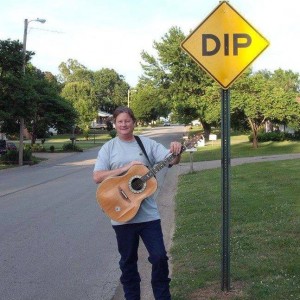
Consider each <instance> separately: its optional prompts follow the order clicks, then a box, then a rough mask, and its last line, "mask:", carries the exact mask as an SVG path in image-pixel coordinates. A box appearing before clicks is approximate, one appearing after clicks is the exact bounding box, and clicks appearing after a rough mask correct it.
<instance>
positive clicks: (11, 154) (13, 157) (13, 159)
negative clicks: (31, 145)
mask: <svg viewBox="0 0 300 300" xmlns="http://www.w3.org/2000/svg"><path fill="white" fill-rule="evenodd" d="M0 160H1V161H2V162H3V163H4V164H7V165H17V164H18V163H19V151H16V150H9V151H7V152H6V153H5V154H4V155H2V156H1V157H0ZM23 163H24V164H32V152H31V150H30V149H28V147H27V148H25V147H24V151H23Z"/></svg>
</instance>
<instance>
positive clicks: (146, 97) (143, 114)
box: [130, 85, 167, 124]
mask: <svg viewBox="0 0 300 300" xmlns="http://www.w3.org/2000/svg"><path fill="white" fill-rule="evenodd" d="M157 98H159V92H158V90H157V89H155V88H153V86H152V85H139V86H138V87H137V90H136V92H135V93H134V95H133V96H132V100H131V101H130V107H131V108H132V110H133V111H134V113H135V116H136V118H137V119H138V121H139V122H141V123H146V124H149V123H152V122H153V121H154V120H157V119H158V117H159V116H163V115H165V117H166V116H167V114H166V113H164V112H163V111H164V109H165V108H164V107H163V105H162V104H161V103H159V102H158V101H157Z"/></svg>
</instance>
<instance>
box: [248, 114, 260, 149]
mask: <svg viewBox="0 0 300 300" xmlns="http://www.w3.org/2000/svg"><path fill="white" fill-rule="evenodd" d="M248 122H249V124H250V127H251V129H252V133H253V140H252V147H253V148H254V149H257V148H258V140H257V133H258V126H257V124H256V123H255V122H254V121H252V120H251V119H250V118H248Z"/></svg>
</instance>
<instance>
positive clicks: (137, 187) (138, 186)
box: [129, 176, 146, 193]
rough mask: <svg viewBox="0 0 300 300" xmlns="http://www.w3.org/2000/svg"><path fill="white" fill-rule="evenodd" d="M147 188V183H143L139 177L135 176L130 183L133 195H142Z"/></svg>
mask: <svg viewBox="0 0 300 300" xmlns="http://www.w3.org/2000/svg"><path fill="white" fill-rule="evenodd" d="M145 188H146V183H145V182H143V181H142V180H141V179H140V177H139V176H134V177H132V178H131V180H130V181H129V189H130V190H131V191H132V192H133V193H142V192H143V191H144V190H145Z"/></svg>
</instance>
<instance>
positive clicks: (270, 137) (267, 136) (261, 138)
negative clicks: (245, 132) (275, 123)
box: [249, 131, 286, 142]
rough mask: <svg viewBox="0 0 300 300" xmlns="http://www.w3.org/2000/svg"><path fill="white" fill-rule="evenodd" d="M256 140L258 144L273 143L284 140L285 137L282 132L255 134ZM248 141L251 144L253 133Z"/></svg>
mask: <svg viewBox="0 0 300 300" xmlns="http://www.w3.org/2000/svg"><path fill="white" fill-rule="evenodd" d="M257 140H258V142H268V141H273V142H281V141H284V140H286V135H285V133H284V132H277V131H273V132H259V133H258V134H257ZM249 141H250V142H253V133H251V134H250V135H249Z"/></svg>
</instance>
